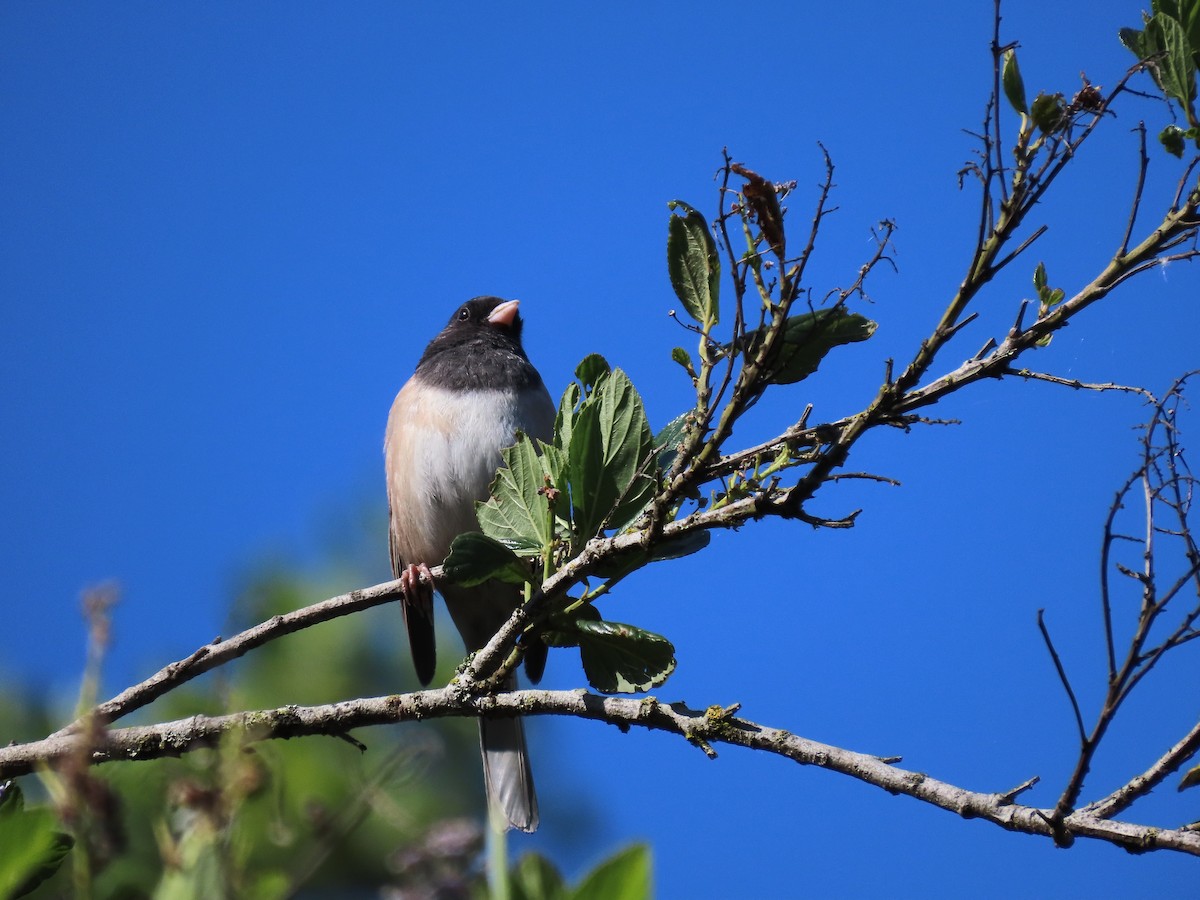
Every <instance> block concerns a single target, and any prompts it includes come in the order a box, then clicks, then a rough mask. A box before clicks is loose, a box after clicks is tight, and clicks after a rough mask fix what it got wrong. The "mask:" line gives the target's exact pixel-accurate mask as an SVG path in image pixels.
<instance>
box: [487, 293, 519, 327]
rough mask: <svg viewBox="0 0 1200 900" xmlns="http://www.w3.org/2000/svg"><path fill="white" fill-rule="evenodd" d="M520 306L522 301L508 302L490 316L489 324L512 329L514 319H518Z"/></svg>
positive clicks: (494, 310) (498, 307)
mask: <svg viewBox="0 0 1200 900" xmlns="http://www.w3.org/2000/svg"><path fill="white" fill-rule="evenodd" d="M520 305H521V301H520V300H506V301H505V302H503V303H501V304H500V305H499V306H497V307H496V308H495V309H493V310H492V311H491V312H490V313H489V314H488V318H487V320H488V324H489V325H504V326H506V327H508V328H511V327H512V323H513V319H515V318H516V317H517V307H518V306H520Z"/></svg>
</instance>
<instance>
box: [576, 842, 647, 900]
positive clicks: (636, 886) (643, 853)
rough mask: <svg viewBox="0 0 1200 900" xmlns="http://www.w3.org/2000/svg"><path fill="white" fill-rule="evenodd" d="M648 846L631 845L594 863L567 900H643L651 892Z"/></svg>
mask: <svg viewBox="0 0 1200 900" xmlns="http://www.w3.org/2000/svg"><path fill="white" fill-rule="evenodd" d="M651 860H652V857H651V853H650V848H649V847H648V846H647V845H646V844H634V845H633V846H631V847H627V848H626V849H624V850H621V851H620V852H618V853H616V854H614V855H613V856H610V857H609V858H608V859H606V860H604V861H603V862H602V863H600V865H598V866H596V868H594V869H593V870H592V871H591V872H589V873H588V874H587V876H586V877H585V878H584V879H583V881H581V882H580V883H579V886H578V887H577V888H575V890H574V891H573V892H572V893H571V895H570V897H571V900H646V898H647V897H652V896H653V895H654V878H653V871H652V865H651Z"/></svg>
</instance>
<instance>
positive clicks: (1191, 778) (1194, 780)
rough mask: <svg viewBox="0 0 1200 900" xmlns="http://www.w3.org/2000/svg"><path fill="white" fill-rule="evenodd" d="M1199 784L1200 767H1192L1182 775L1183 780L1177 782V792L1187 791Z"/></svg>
mask: <svg viewBox="0 0 1200 900" xmlns="http://www.w3.org/2000/svg"><path fill="white" fill-rule="evenodd" d="M1198 784H1200V766H1193V767H1192V768H1191V769H1188V771H1187V772H1186V773H1185V774H1184V776H1183V780H1182V781H1180V782H1179V790H1181V791H1183V790H1187V789H1188V788H1191V787H1195V786H1196V785H1198Z"/></svg>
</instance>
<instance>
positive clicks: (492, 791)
mask: <svg viewBox="0 0 1200 900" xmlns="http://www.w3.org/2000/svg"><path fill="white" fill-rule="evenodd" d="M479 744H480V747H481V749H482V750H483V780H484V783H485V785H486V786H487V796H488V806H489V808H490V810H491V813H492V819H493V821H499V822H505V821H507V822H508V824H509V825H511V826H512V827H513V828H519V829H521V830H522V831H536V830H537V827H538V802H537V794H536V793H535V792H534V789H533V772H531V771H530V769H529V754H528V753H527V752H526V750H525V726H524V725H522V724H521V720H520V719H480V720H479Z"/></svg>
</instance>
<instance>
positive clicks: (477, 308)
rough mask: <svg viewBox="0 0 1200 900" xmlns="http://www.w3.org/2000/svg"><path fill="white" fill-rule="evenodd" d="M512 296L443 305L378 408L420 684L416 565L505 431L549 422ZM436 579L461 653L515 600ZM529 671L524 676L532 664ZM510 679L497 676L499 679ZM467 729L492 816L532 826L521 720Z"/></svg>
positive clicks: (481, 484)
mask: <svg viewBox="0 0 1200 900" xmlns="http://www.w3.org/2000/svg"><path fill="white" fill-rule="evenodd" d="M519 303H520V301H518V300H502V299H500V298H499V297H490V296H485V297H476V298H474V299H473V300H469V301H467V302H466V303H464V304H463V305H462V306H460V307H459V308H458V309H457V310H455V312H454V314H453V315H452V316H451V317H450V321H449V322H448V323H447V324H446V327H445V328H443V329H442V330H441V332H440V333H439V334H438V335H437V336H436V337H435V338H434V339H433V340H432V341H430V343H429V345H428V346H427V347H426V348H425V352H424V353H423V354H422V355H421V358H420V360H419V361H418V362H417V367H416V370H415V372H414V373H413V375H412V377H411V378H409V380H408V381H407V382H406V383H405V384H404V386H403V387H402V388H401V389H400V392H399V393H398V394H397V395H396V399H395V402H393V404H392V408H391V412H390V414H389V415H388V423H387V432H386V435H385V437H384V468H385V471H386V476H387V496H388V511H389V532H390V539H389V546H390V549H391V561H392V571H393V573H394V574H395V576H396V577H397V578H398V579H400V581H401V586H402V588H403V591H404V598H403V601H402V609H403V612H404V621H405V625H406V626H407V630H408V639H409V646H410V648H411V651H412V659H413V665H414V668H415V669H416V673H417V678H418V679H419V680H420V682H421V684H423V685H427V684H429V682H430V681H431V680H432V679H433V675H434V669H435V668H436V665H437V655H436V646H435V641H434V620H433V588H432V584H433V579H432V578H430V577H429V568H428V567H429V566H430V565H437V564H439V563H441V562H442V560H444V559H445V557H446V555H447V554H448V553H449V551H450V543H451V541H453V540H454V538H455V537H456V536H458V535H459V534H463V533H464V532H468V531H478V530H479V522H478V520H477V518H476V515H475V503H476V501H478V500H486V499H487V498H488V488H489V486H490V485H491V483H492V481H493V479H494V478H495V476H496V472H497V471H498V470H499V469H500V467H501V465H502V463H503V459H502V457H501V451H502V450H503V449H504V448H506V447H510V446H512V445H513V444H514V443H515V441H516V439H517V432H518V431H520V432H524V433H525V434H526V435H528V436H529V437H531V438H538V439H541V440H543V441H546V442H549V441H550V439H551V437H552V435H553V432H554V418H555V406H554V404H553V402H552V401H551V400H550V394H549V393H548V392H547V390H546V385H545V384H544V383H543V381H542V378H541V376H540V375H539V374H538V371H537V369H536V368H534V366H533V364H532V363H531V362H530V361H529V357H528V356H526V355H525V349H524V347H523V346H522V344H521V328H522V320H521V316H520V314H519V312H518V306H519ZM422 575H424V576H425V580H424V581H422ZM438 590H439V592H440V593H441V595H442V598H443V599H444V600H445V602H446V607H447V609H448V610H449V612H450V618H451V619H452V620H453V622H454V625H455V627H456V628H457V629H458V632H459V634H460V635H461V636H462V639H463V643H464V644H465V645H466V649H467V652H468V653H473V652H475V651H477V650H479V649H481V648H482V647H483V646H484V645H486V644H487V642H488V641H489V640H491V638H492V636H493V635H495V633H496V632H497V631H499V630H500V627H501V626H502V625H503V624H504V622H505V621H507V620H508V618H509V617H510V616H511V614H512V612H513V610H514V609H516V607H517V606H518V605H519V603H520V602H521V594H520V589H519V588H518V587H517V586H515V585H512V584H506V583H503V582H499V581H488V582H484V583H483V584H481V585H478V586H475V587H469V588H468V587H460V586H457V585H451V584H444V583H443V584H439V585H438ZM542 662H543V663H544V656H543V658H542ZM538 668H540V667H538ZM527 671H530V667H529V666H528V665H527ZM530 674H531V675H535V680H536V677H540V674H541V673H540V671H538V672H536V673H534V672H531V673H530ZM515 688H516V678H515V676H513V675H509V676H508V678H507V680H506V682H505V683H504V685H503V689H504V690H512V689H515ZM479 740H480V748H481V751H482V755H483V772H484V783H485V786H486V790H487V795H488V805H489V808H490V810H491V811H492V815H491V819H492V821H493V822H495V823H496V824H497V825H498V826H499V827H502V828H503V827H504V823H507V825H508V826H511V827H514V828H518V829H520V830H521V831H535V830H536V829H537V826H538V803H537V794H536V792H535V791H534V786H533V775H532V772H531V771H530V767H529V756H528V753H527V751H526V746H525V729H524V726H523V725H522V723H521V720H520V719H519V718H509V719H484V718H481V719H480V720H479Z"/></svg>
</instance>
